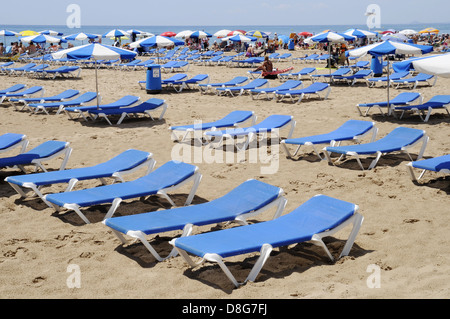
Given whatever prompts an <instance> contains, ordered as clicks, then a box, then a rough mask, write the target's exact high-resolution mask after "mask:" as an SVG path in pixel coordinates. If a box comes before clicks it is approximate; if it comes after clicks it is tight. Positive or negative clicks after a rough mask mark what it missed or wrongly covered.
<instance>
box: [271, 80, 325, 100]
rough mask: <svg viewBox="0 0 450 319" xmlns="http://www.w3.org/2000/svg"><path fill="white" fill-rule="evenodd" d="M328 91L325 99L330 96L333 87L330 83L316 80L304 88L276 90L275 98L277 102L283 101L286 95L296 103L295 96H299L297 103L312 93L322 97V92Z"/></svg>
mask: <svg viewBox="0 0 450 319" xmlns="http://www.w3.org/2000/svg"><path fill="white" fill-rule="evenodd" d="M324 91H326V93H325V94H324V96H323V99H324V100H326V99H327V98H328V95H330V92H331V87H330V84H329V83H322V82H314V83H311V85H309V86H308V87H306V88H303V89H293V90H281V91H275V99H276V101H277V102H280V101H282V100H283V99H284V98H285V97H289V98H291V101H292V102H293V103H295V102H296V101H295V97H297V96H298V101H297V103H300V102H301V101H302V100H303V98H304V97H305V96H306V97H308V96H309V95H311V94H316V95H318V96H319V98H321V97H322V96H321V93H322V92H324Z"/></svg>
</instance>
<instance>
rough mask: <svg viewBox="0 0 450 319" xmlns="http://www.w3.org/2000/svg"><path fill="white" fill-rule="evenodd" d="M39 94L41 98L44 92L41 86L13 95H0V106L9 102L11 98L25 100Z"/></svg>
mask: <svg viewBox="0 0 450 319" xmlns="http://www.w3.org/2000/svg"><path fill="white" fill-rule="evenodd" d="M39 92H41V96H42V95H43V94H44V92H45V90H44V88H43V87H42V86H39V85H37V86H32V87H30V88H28V89H25V90H23V91H20V92H14V93H6V94H2V95H0V104H2V103H3V102H4V101H5V100H10V99H12V98H27V97H30V96H31V95H33V94H36V93H39Z"/></svg>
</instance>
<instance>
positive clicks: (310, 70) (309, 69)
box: [298, 68, 316, 74]
mask: <svg viewBox="0 0 450 319" xmlns="http://www.w3.org/2000/svg"><path fill="white" fill-rule="evenodd" d="M315 70H316V68H303V69H301V70H300V71H299V72H298V73H299V74H309V73H312V72H314V71H315Z"/></svg>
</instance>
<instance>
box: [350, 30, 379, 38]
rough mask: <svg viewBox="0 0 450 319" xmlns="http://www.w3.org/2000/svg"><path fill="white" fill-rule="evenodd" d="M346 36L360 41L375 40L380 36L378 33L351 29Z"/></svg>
mask: <svg viewBox="0 0 450 319" xmlns="http://www.w3.org/2000/svg"><path fill="white" fill-rule="evenodd" d="M344 34H347V35H352V36H354V37H357V38H359V39H361V38H375V37H376V36H377V35H378V34H377V33H376V32H372V31H367V30H361V29H349V30H347V31H345V32H344Z"/></svg>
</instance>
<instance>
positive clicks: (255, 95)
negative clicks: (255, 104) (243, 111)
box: [249, 80, 303, 100]
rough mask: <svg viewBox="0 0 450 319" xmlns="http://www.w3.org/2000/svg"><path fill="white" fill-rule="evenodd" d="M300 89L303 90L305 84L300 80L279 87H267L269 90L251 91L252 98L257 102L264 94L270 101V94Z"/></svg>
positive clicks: (289, 81) (290, 81) (287, 82)
mask: <svg viewBox="0 0 450 319" xmlns="http://www.w3.org/2000/svg"><path fill="white" fill-rule="evenodd" d="M298 87H301V88H303V82H302V81H300V80H288V81H286V82H284V83H282V84H280V85H279V86H274V87H267V88H262V89H261V88H258V89H252V90H250V91H249V93H250V96H251V97H252V99H254V100H256V99H258V97H259V96H260V95H261V94H264V95H265V96H266V98H267V99H268V100H270V97H269V94H270V93H275V92H277V91H285V90H293V89H297V88H298Z"/></svg>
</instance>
